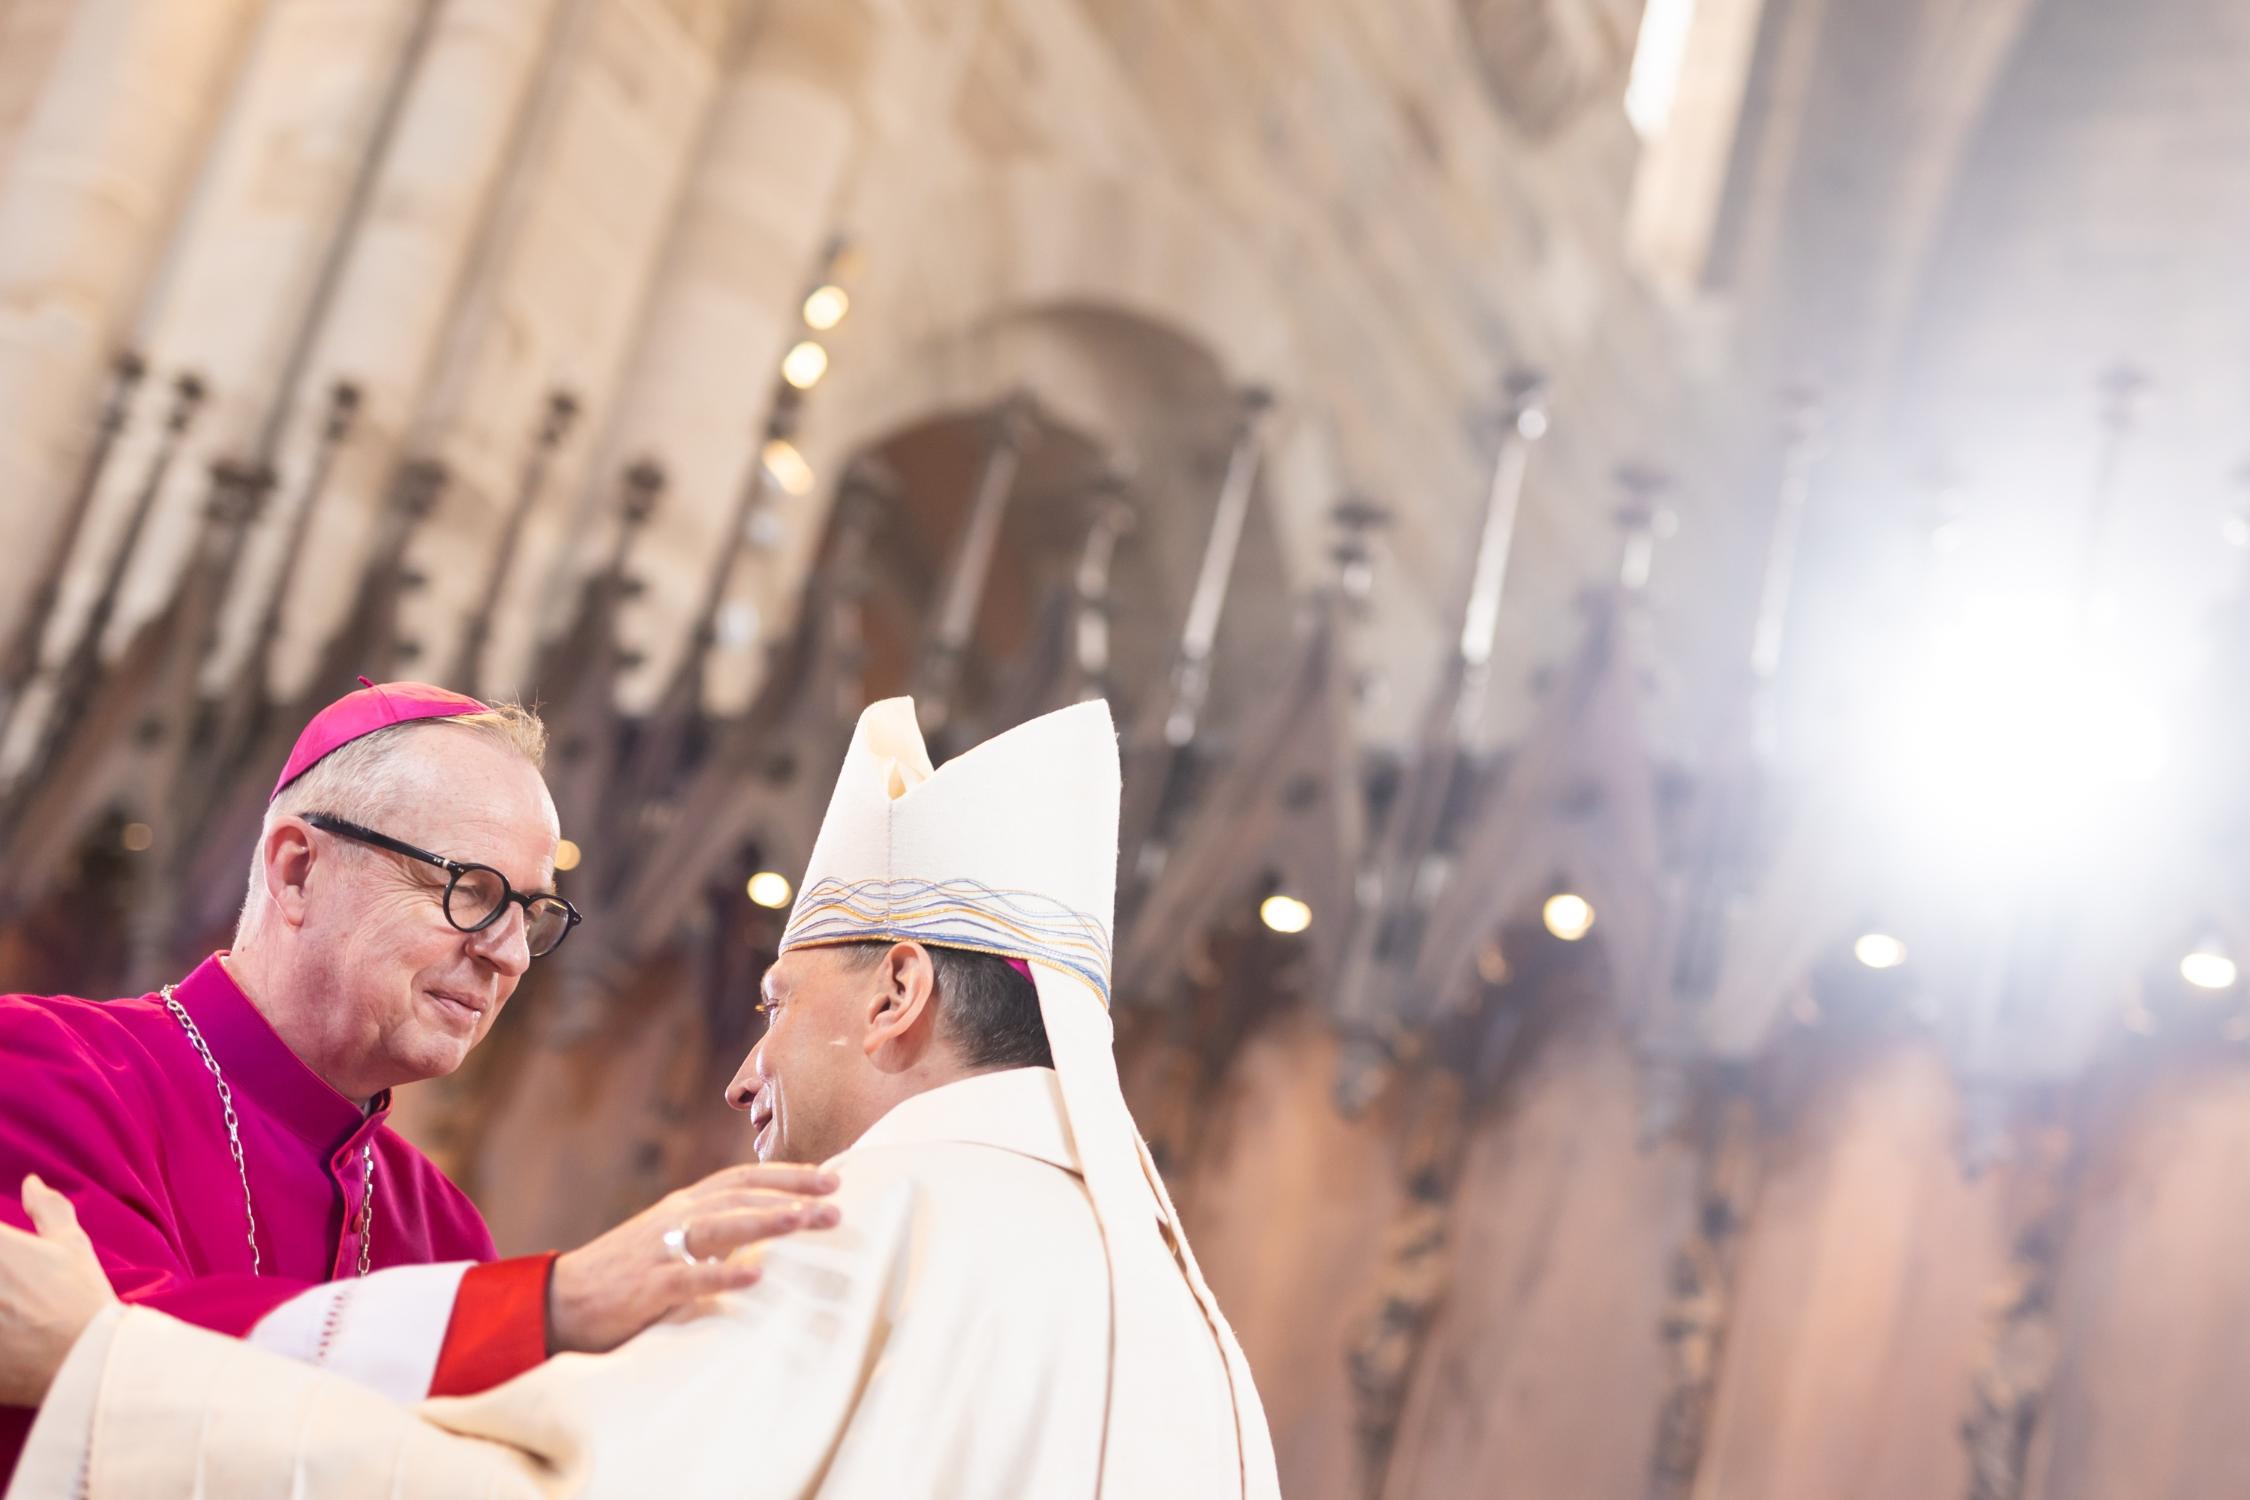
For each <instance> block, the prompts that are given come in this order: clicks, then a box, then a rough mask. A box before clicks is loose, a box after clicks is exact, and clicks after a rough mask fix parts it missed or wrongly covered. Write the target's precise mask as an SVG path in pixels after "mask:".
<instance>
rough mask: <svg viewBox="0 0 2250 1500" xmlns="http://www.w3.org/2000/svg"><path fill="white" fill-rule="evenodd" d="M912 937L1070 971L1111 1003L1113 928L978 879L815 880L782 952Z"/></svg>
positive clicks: (791, 924) (805, 893)
mask: <svg viewBox="0 0 2250 1500" xmlns="http://www.w3.org/2000/svg"><path fill="white" fill-rule="evenodd" d="M878 938H909V939H912V940H913V941H915V942H922V943H935V944H937V945H939V946H940V947H945V948H969V949H973V950H975V951H977V952H980V953H997V954H999V955H1001V956H1002V957H1004V958H1022V959H1028V960H1032V961H1034V962H1039V963H1047V964H1052V965H1054V966H1055V967H1056V968H1058V969H1068V970H1070V971H1071V972H1072V973H1073V974H1076V975H1077V976H1078V977H1079V978H1081V979H1083V980H1085V981H1086V983H1087V984H1089V985H1091V986H1092V987H1093V990H1094V993H1096V994H1097V995H1100V996H1101V997H1102V1003H1103V1004H1105V1005H1106V1004H1108V1003H1109V958H1110V946H1109V924H1108V923H1106V922H1103V921H1100V920H1099V919H1097V918H1094V917H1090V916H1088V915H1086V913H1084V912H1082V911H1073V910H1072V909H1071V908H1070V907H1067V906H1065V905H1063V904H1062V903H1061V902H1060V901H1055V900H1050V899H1049V898H1048V897H1045V896H1041V895H1038V894H1036V893H1034V892H1031V891H1002V890H995V889H994V888H993V887H991V886H989V885H983V884H980V883H979V882H977V881H974V880H942V881H929V880H853V881H843V880H837V879H835V878H833V877H830V878H828V879H825V880H819V881H815V882H814V883H813V884H812V885H810V886H807V887H806V888H805V889H804V891H803V892H802V893H800V894H799V895H798V897H797V909H796V910H795V911H794V912H792V913H791V914H790V917H789V928H788V930H787V931H786V932H784V933H783V934H782V935H781V946H782V949H783V951H787V950H788V949H791V948H796V947H800V946H803V945H805V944H808V943H850V942H861V941H868V940H873V939H878Z"/></svg>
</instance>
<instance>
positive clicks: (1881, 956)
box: [1852, 932, 1906, 969]
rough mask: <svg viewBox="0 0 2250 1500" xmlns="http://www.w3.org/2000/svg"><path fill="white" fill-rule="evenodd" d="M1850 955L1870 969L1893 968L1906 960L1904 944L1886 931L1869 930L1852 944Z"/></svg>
mask: <svg viewBox="0 0 2250 1500" xmlns="http://www.w3.org/2000/svg"><path fill="white" fill-rule="evenodd" d="M1852 957H1854V958H1856V959H1858V960H1859V961H1860V962H1861V963H1863V964H1865V965H1866V966H1867V967H1868V968H1870V969H1895V968H1897V967H1898V966H1899V965H1900V964H1902V963H1905V962H1906V944H1904V943H1902V942H1900V941H1899V940H1898V939H1897V938H1895V937H1892V936H1891V935H1890V934H1889V933H1887V932H1870V933H1867V934H1866V935H1865V936H1863V937H1861V938H1860V940H1859V941H1858V942H1856V943H1854V944H1852Z"/></svg>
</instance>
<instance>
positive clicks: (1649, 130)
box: [1625, 0, 1695, 141]
mask: <svg viewBox="0 0 2250 1500" xmlns="http://www.w3.org/2000/svg"><path fill="white" fill-rule="evenodd" d="M1694 28H1695V0H1648V8H1647V9H1645V10H1643V11H1642V12H1641V31H1640V36H1639V38H1638V39H1637V40H1636V41H1635V42H1634V44H1633V71H1632V73H1631V75H1630V76H1629V77H1628V78H1627V80H1626V83H1625V118H1626V119H1627V120H1629V121H1631V122H1632V126H1633V130H1634V133H1636V134H1637V135H1639V136H1640V138H1641V139H1642V140H1644V141H1653V140H1655V139H1656V138H1657V137H1658V136H1660V135H1662V134H1663V133H1664V127H1665V126H1666V125H1668V124H1670V123H1671V119H1672V105H1673V103H1674V101H1676V100H1677V99H1678V98H1679V94H1680V74H1681V71H1682V70H1683V69H1684V68H1685V67H1686V65H1687V49H1688V34H1689V33H1690V32H1691V31H1693V30H1694Z"/></svg>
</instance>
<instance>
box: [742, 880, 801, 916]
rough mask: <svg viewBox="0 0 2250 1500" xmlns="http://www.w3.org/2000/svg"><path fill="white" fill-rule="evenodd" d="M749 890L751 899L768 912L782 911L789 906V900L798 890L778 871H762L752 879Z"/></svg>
mask: <svg viewBox="0 0 2250 1500" xmlns="http://www.w3.org/2000/svg"><path fill="white" fill-rule="evenodd" d="M748 890H749V892H750V899H751V900H752V901H755V902H757V903H758V905H760V906H762V907H764V908H765V909H766V910H768V911H779V910H781V908H783V907H784V906H787V905H788V904H789V898H790V897H791V896H793V895H795V894H796V890H795V889H794V888H793V887H792V886H791V885H790V884H789V877H788V876H786V875H784V874H782V873H781V872H780V871H778V870H760V871H759V872H758V873H757V874H755V875H753V876H751V877H750V884H749V886H748Z"/></svg>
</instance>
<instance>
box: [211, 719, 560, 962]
mask: <svg viewBox="0 0 2250 1500" xmlns="http://www.w3.org/2000/svg"><path fill="white" fill-rule="evenodd" d="M458 733H468V734H473V735H476V736H478V737H479V738H480V739H484V740H488V741H490V742H491V743H493V744H496V745H500V746H502V747H504V748H506V749H509V750H513V751H515V752H516V754H518V755H520V756H522V757H523V758H524V760H525V761H526V762H528V763H529V764H530V766H531V768H532V769H533V770H535V771H536V770H540V769H542V768H544V767H545V765H546V763H547V726H546V723H545V722H544V721H543V720H542V719H541V718H540V717H539V711H538V710H537V709H535V708H531V707H528V706H526V705H524V704H521V703H516V702H512V701H509V700H502V701H500V702H497V703H494V704H492V705H491V706H490V707H488V708H486V709H485V711H484V712H482V713H473V714H454V715H452V716H451V717H448V718H429V719H409V720H407V721H406V722H405V723H403V724H390V725H386V726H384V727H383V728H381V729H377V730H373V731H371V732H370V733H367V734H363V735H361V736H360V737H359V738H358V739H356V740H351V741H349V742H347V743H345V744H342V745H339V746H337V747H336V748H335V749H334V750H331V751H330V752H329V753H328V754H326V755H324V756H322V757H321V758H320V759H319V760H317V761H315V762H314V763H313V765H312V766H311V768H310V769H308V770H307V771H306V772H305V773H304V774H303V775H301V776H299V777H298V778H297V779H296V780H295V781H292V782H290V783H289V785H287V786H285V787H283V788H282V789H281V795H280V796H278V797H276V798H274V799H273V802H272V803H271V804H270V805H269V806H268V807H267V808H266V816H265V819H264V821H263V822H262V823H260V824H259V827H258V844H257V847H256V848H255V849H253V850H252V851H251V853H250V884H249V889H248V890H247V891H246V892H245V893H244V897H243V902H242V918H241V921H240V922H239V923H238V924H237V925H236V928H235V942H236V944H237V945H238V946H239V945H240V944H241V942H242V939H243V937H244V935H245V934H247V933H248V932H249V930H250V924H251V920H252V918H253V916H255V914H256V913H257V912H258V911H259V910H260V909H261V908H262V907H263V906H264V904H265V901H264V896H265V888H266V883H265V869H264V864H265V843H266V835H267V834H269V833H271V832H273V825H274V822H275V820H276V819H278V818H282V817H285V816H289V815H292V814H294V815H296V816H300V817H301V816H303V815H304V814H306V813H308V812H324V813H331V814H333V815H335V816H336V817H339V818H345V819H348V820H349V821H351V822H354V823H370V824H371V823H379V822H380V821H381V820H382V817H383V814H384V813H385V812H386V811H388V810H389V809H391V808H393V807H395V806H397V805H398V802H399V800H400V799H401V798H402V797H404V796H406V795H407V794H408V791H409V790H410V788H409V781H410V774H411V773H410V769H409V765H408V759H407V757H406V756H405V755H404V754H403V753H402V752H403V751H404V750H405V749H406V748H407V747H408V745H409V743H410V741H409V736H411V735H416V734H458Z"/></svg>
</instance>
